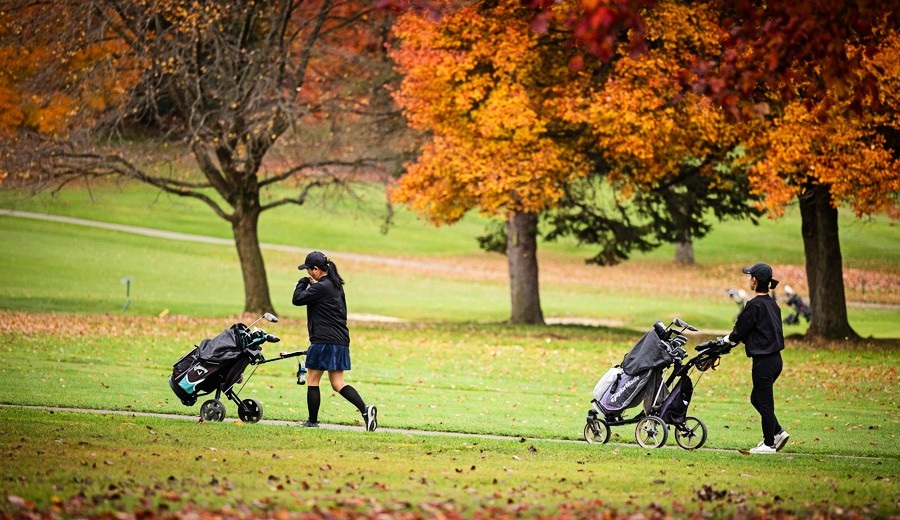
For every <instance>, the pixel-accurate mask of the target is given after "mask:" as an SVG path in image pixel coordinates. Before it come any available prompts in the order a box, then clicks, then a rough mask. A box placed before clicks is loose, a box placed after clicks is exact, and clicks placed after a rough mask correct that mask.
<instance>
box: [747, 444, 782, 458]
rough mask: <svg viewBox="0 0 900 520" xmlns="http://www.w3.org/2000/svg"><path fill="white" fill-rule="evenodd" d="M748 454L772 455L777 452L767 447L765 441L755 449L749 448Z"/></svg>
mask: <svg viewBox="0 0 900 520" xmlns="http://www.w3.org/2000/svg"><path fill="white" fill-rule="evenodd" d="M750 453H752V454H754V455H773V454H775V453H778V452H777V451H776V450H775V448H774V447H772V446H767V445H766V441H761V442H760V443H759V445H758V446H756V447H755V448H750Z"/></svg>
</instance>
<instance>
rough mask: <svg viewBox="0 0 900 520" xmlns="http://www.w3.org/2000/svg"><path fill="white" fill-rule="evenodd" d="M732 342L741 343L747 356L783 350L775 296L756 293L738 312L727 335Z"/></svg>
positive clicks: (778, 309)
mask: <svg viewBox="0 0 900 520" xmlns="http://www.w3.org/2000/svg"><path fill="white" fill-rule="evenodd" d="M728 339H729V340H731V342H732V343H743V344H744V349H745V350H746V352H747V357H753V356H764V355H766V354H774V353H776V352H781V351H782V350H784V332H783V331H782V328H781V308H779V307H778V303H777V302H776V301H775V298H772V297H771V296H770V295H768V294H758V295H756V297H755V298H753V299H752V300H750V301H748V302H747V304H746V305H745V306H744V310H742V311H741V313H740V314H738V317H737V322H736V323H735V324H734V330H733V331H731V334H729V335H728Z"/></svg>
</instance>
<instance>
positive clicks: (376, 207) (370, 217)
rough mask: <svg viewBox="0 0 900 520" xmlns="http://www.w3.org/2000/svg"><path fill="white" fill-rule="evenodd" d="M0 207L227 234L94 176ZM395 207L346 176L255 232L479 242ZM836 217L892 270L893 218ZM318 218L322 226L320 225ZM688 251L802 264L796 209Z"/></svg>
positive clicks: (387, 242) (897, 269)
mask: <svg viewBox="0 0 900 520" xmlns="http://www.w3.org/2000/svg"><path fill="white" fill-rule="evenodd" d="M283 193H284V192H283V191H282V190H277V191H276V190H270V191H269V192H267V196H266V199H274V198H278V197H280V196H282V195H283ZM322 197H325V195H322ZM266 199H264V201H265V200H266ZM0 207H2V208H7V209H17V210H21V211H33V212H41V213H52V214H58V215H66V216H73V217H80V218H85V219H94V220H100V221H103V222H115V223H120V224H129V225H135V226H148V227H153V228H158V229H164V230H170V231H179V232H184V233H194V234H200V235H208V236H214V237H220V238H231V237H232V235H231V228H230V225H229V224H228V223H227V222H225V221H224V220H222V219H220V218H218V217H217V216H216V215H215V214H213V212H212V210H210V209H209V208H208V207H207V206H206V205H205V204H203V203H202V202H200V201H197V200H194V199H188V198H185V197H177V196H173V195H169V194H164V193H161V192H159V191H158V190H156V189H154V188H152V187H148V186H143V185H140V184H134V183H130V184H125V185H105V184H101V185H98V186H91V188H90V190H86V189H85V188H83V187H81V188H78V187H73V188H67V189H64V190H62V191H60V192H58V193H56V194H53V195H50V194H47V193H41V194H38V195H37V196H36V197H32V196H30V195H29V194H27V193H22V192H16V191H8V190H7V191H0ZM395 209H396V211H395V213H394V216H393V226H392V227H391V228H390V230H389V232H388V233H387V234H382V233H381V229H382V226H383V222H384V215H385V194H384V192H383V191H382V190H381V189H380V188H378V187H376V186H366V185H362V186H356V187H354V188H353V192H352V194H350V193H343V194H342V195H339V196H337V198H335V199H334V200H332V199H326V198H321V197H319V198H317V197H313V198H312V199H311V201H310V202H309V203H307V204H305V205H303V206H284V207H281V208H278V209H276V210H274V211H268V212H265V213H264V214H263V216H262V218H261V220H260V229H259V234H260V240H261V241H262V242H267V243H273V244H285V245H292V246H299V247H319V248H322V249H326V250H333V251H347V252H355V253H365V254H375V255H401V256H413V257H415V256H422V255H471V254H478V253H479V252H480V250H479V249H478V245H477V243H476V241H475V239H474V237H475V236H477V235H480V234H482V233H483V232H484V230H485V226H486V224H487V222H488V220H486V219H484V218H481V217H479V216H477V215H474V214H471V215H468V216H467V217H466V218H464V219H463V220H462V221H461V222H459V223H457V224H454V225H452V226H441V227H438V228H435V227H434V226H432V225H431V224H427V223H425V222H423V221H422V220H421V219H419V218H418V217H416V216H415V215H414V214H411V213H410V212H408V211H405V210H404V209H403V208H402V207H398V208H395ZM313 223H316V224H313ZM840 225H841V252H842V254H843V260H844V266H845V268H860V269H876V270H880V271H886V272H893V273H895V274H900V262H897V260H896V259H897V258H900V240H898V239H900V229H898V227H897V225H896V223H895V222H894V221H892V220H891V219H889V218H887V217H886V216H883V215H879V216H875V217H872V218H864V219H855V218H854V217H853V215H852V213H849V212H846V211H844V212H842V213H841V217H840ZM322 226H325V229H327V232H323V228H322ZM540 248H541V250H545V251H547V252H551V253H558V254H564V255H574V256H577V257H579V258H582V259H585V258H588V257H591V256H593V255H594V254H595V253H596V249H594V248H591V247H589V246H579V245H577V244H575V242H574V241H572V240H560V241H558V242H550V243H547V242H544V243H541V245H540ZM673 251H674V249H673V246H663V247H661V248H659V249H658V250H656V251H653V252H650V253H646V254H640V253H639V254H635V255H634V260H635V261H642V260H670V259H672V258H673V257H674V253H673ZM695 251H696V256H697V260H698V262H701V263H708V264H722V263H727V264H732V263H734V264H745V263H748V262H754V261H756V260H757V259H758V258H760V257H761V256H765V257H766V258H767V260H768V261H769V263H773V264H775V263H785V264H793V265H803V263H804V258H803V243H802V240H801V237H800V216H799V212H798V211H796V209H793V208H789V209H788V211H787V214H786V216H785V217H784V218H782V219H778V220H772V219H768V218H764V219H762V220H760V222H759V224H758V225H753V224H752V223H750V222H749V221H726V222H721V223H716V224H715V226H714V229H713V231H712V232H711V233H710V234H709V235H708V236H707V237H706V238H704V239H701V240H699V241H697V243H696V244H695Z"/></svg>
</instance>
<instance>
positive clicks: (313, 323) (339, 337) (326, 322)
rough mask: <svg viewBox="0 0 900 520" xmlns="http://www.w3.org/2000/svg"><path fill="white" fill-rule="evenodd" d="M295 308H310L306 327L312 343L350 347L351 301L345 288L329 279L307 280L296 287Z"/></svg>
mask: <svg viewBox="0 0 900 520" xmlns="http://www.w3.org/2000/svg"><path fill="white" fill-rule="evenodd" d="M291 301H292V302H293V304H294V305H298V306H300V305H306V327H307V329H309V342H310V343H327V344H332V345H348V346H349V345H350V330H349V329H348V328H347V300H346V298H345V297H344V288H343V287H341V286H340V285H336V284H335V283H334V282H333V281H332V280H331V278H329V277H328V276H324V277H322V279H320V280H319V281H318V282H317V283H314V284H310V283H309V281H308V280H307V279H305V278H304V279H302V280H301V281H299V282H297V287H295V288H294V297H293V299H292V300H291Z"/></svg>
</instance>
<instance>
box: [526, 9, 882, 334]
mask: <svg viewBox="0 0 900 520" xmlns="http://www.w3.org/2000/svg"><path fill="white" fill-rule="evenodd" d="M685 4H687V3H685ZM701 4H704V3H690V4H687V5H692V6H695V7H700V6H701ZM529 5H532V6H534V7H536V8H537V10H538V14H537V15H536V18H535V20H536V22H537V21H540V20H542V19H543V18H544V17H546V16H549V15H551V14H552V11H551V6H552V5H553V3H552V2H547V1H544V0H534V1H533V2H530V3H529ZM669 5H670V2H661V1H639V0H631V1H624V2H619V1H612V0H601V1H592V2H584V6H585V10H584V11H583V13H582V14H581V15H580V16H576V17H575V18H574V19H573V20H572V25H571V27H572V28H573V33H572V34H573V38H574V39H575V40H576V41H579V42H581V43H583V44H584V45H585V49H586V52H587V53H589V54H592V55H593V56H595V57H597V58H599V59H601V60H610V59H612V57H614V56H615V53H614V52H613V50H615V49H617V48H620V47H623V45H622V44H626V43H627V45H624V48H627V49H628V51H629V52H637V53H639V54H648V53H649V54H652V53H653V50H654V48H653V45H652V44H648V43H649V42H650V39H648V35H649V34H651V32H652V31H651V30H648V27H650V26H651V25H652V23H651V22H650V21H649V20H650V19H652V18H653V17H654V16H656V15H658V14H659V13H662V12H664V11H665V10H666V9H667V8H668V6H669ZM705 5H706V6H707V8H708V12H710V13H714V14H715V15H716V22H715V25H716V26H717V30H718V32H722V31H724V32H725V34H727V37H726V38H724V39H723V40H722V41H721V45H720V48H719V50H718V52H716V53H714V54H712V55H707V56H695V57H694V58H695V59H694V60H693V63H686V64H685V65H686V66H685V67H684V69H683V70H682V71H681V72H680V73H679V74H678V76H679V77H680V81H681V83H682V84H683V85H684V86H685V88H686V89H688V90H689V91H692V92H698V93H702V94H704V95H705V96H708V97H709V99H711V100H713V101H715V102H716V105H717V106H719V107H722V109H723V110H725V112H726V113H727V114H728V115H729V116H730V117H731V119H733V120H735V121H737V123H736V124H737V125H739V126H738V127H737V133H738V136H739V137H740V139H741V141H742V142H744V143H745V144H746V146H747V148H746V150H747V152H748V155H747V161H746V162H745V163H744V167H745V168H751V169H750V174H751V178H750V180H751V183H752V185H753V186H754V188H753V191H754V193H755V194H756V195H757V196H759V197H764V198H765V199H766V203H765V204H763V207H765V209H768V210H769V211H770V212H771V214H772V215H773V216H778V215H779V214H780V212H781V210H782V208H783V207H784V205H785V204H787V203H789V202H790V201H792V200H795V199H796V200H799V203H800V208H801V216H802V219H803V232H802V234H803V240H804V251H805V254H806V269H807V278H808V281H809V284H810V290H811V306H812V308H813V315H814V319H813V323H812V325H811V327H810V331H809V333H810V335H812V336H820V337H826V338H848V337H849V338H852V337H856V334H855V332H854V331H853V330H852V328H851V327H850V325H849V322H848V320H847V315H846V302H845V296H844V287H843V279H842V267H841V255H840V244H839V240H838V229H837V216H838V213H837V209H836V207H837V206H838V205H840V204H849V205H851V207H852V208H853V209H854V211H855V212H856V214H857V215H858V216H861V215H864V214H871V213H874V212H878V211H882V210H887V211H888V212H889V213H891V214H896V206H897V199H898V195H897V194H898V189H897V182H898V181H897V176H898V167H897V163H896V159H895V158H896V156H897V154H898V149H900V146H898V142H900V139H898V135H900V126H898V121H897V116H896V114H897V113H898V112H897V94H896V92H897V86H898V85H897V82H898V80H897V78H898V68H897V59H898V58H897V43H896V41H897V40H896V31H897V28H898V20H900V10H897V9H896V6H895V5H894V3H893V2H889V1H887V0H876V1H870V2H869V1H867V2H829V1H827V0H797V1H780V0H779V1H775V2H758V1H750V0H742V1H739V2H721V1H718V0H712V1H710V2H707V3H705ZM548 13H551V14H548ZM537 25H538V26H540V24H537ZM714 29H715V28H714ZM714 32H716V31H715V30H714V31H711V33H714ZM626 34H627V35H628V36H627V37H626V36H624V35H626ZM672 50H673V52H674V53H676V54H677V53H682V52H684V48H683V47H682V48H677V49H672ZM579 62H581V59H580V60H579ZM584 62H585V63H589V62H590V60H584Z"/></svg>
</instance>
